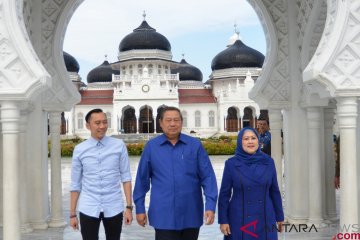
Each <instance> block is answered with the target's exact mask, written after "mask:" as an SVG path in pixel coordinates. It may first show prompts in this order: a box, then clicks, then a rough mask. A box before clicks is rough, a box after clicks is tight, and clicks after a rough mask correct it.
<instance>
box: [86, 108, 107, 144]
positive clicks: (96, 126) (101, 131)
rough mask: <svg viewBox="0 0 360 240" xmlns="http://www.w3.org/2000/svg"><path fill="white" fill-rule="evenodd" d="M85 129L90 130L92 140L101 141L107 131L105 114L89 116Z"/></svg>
mask: <svg viewBox="0 0 360 240" xmlns="http://www.w3.org/2000/svg"><path fill="white" fill-rule="evenodd" d="M86 128H87V129H89V130H90V132H91V136H92V137H93V138H95V139H96V140H101V139H102V138H103V137H104V136H105V134H106V131H107V129H108V122H107V118H106V114H105V113H103V112H100V113H93V114H91V117H90V119H89V122H88V123H86Z"/></svg>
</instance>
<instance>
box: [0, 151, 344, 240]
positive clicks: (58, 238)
mask: <svg viewBox="0 0 360 240" xmlns="http://www.w3.org/2000/svg"><path fill="white" fill-rule="evenodd" d="M227 158H228V156H212V157H211V160H212V163H213V166H214V170H215V173H216V176H217V181H218V185H219V186H220V183H221V177H222V172H223V167H224V160H225V159H227ZM130 160H131V172H132V176H133V179H135V175H136V169H137V165H138V162H139V158H138V157H131V159H130ZM70 162H71V160H70V159H63V161H62V180H63V189H62V190H63V209H64V217H65V219H66V220H68V219H69V210H68V209H69V200H70V199H69V197H70V196H69V184H70V171H71V166H70ZM133 186H134V185H133ZM337 195H338V194H337ZM337 202H338V201H337ZM146 204H147V205H148V204H149V197H147V200H146ZM216 219H217V217H216ZM296 230H298V229H294V228H293V229H290V226H289V227H288V231H287V233H282V234H281V235H280V234H279V240H285V239H290V240H304V239H313V240H315V239H316V240H325V239H326V240H329V239H331V236H333V235H334V233H335V232H336V227H335V224H334V225H330V226H328V227H325V228H322V229H317V231H318V232H315V230H314V229H313V230H312V231H311V232H310V233H304V232H302V233H299V231H296ZM0 231H1V230H0ZM0 239H2V233H1V235H0ZM99 239H100V240H105V236H104V232H103V229H101V230H100V238H99ZM121 239H122V240H152V239H154V230H153V229H152V227H149V226H146V227H145V228H142V227H140V226H138V225H137V223H136V220H134V221H133V223H132V225H130V226H124V227H123V232H122V235H121ZM221 239H222V234H221V232H220V230H219V225H218V224H217V223H216V224H213V225H211V226H203V227H202V228H201V231H200V236H199V240H221ZM22 240H81V235H80V232H78V231H73V230H72V229H71V228H70V227H69V226H66V227H65V228H49V229H48V230H36V231H34V232H31V233H26V234H23V235H22Z"/></svg>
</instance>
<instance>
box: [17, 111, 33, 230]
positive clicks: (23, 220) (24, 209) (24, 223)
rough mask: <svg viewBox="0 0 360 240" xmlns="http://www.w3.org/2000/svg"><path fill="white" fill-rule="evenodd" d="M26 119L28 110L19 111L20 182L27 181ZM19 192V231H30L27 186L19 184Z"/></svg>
mask: <svg viewBox="0 0 360 240" xmlns="http://www.w3.org/2000/svg"><path fill="white" fill-rule="evenodd" d="M27 120H28V111H21V112H20V122H19V137H20V140H19V141H20V143H19V146H20V149H19V150H20V159H19V174H20V176H19V177H20V183H26V182H28V178H27V169H28V157H27V154H26V151H27V144H26V136H27V131H26V129H27V126H28V125H27ZM19 194H20V227H21V232H23V233H27V232H32V231H33V229H32V227H31V225H30V223H29V222H30V221H29V211H28V202H29V199H28V188H27V184H20V185H19Z"/></svg>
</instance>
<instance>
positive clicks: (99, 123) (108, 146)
mask: <svg viewBox="0 0 360 240" xmlns="http://www.w3.org/2000/svg"><path fill="white" fill-rule="evenodd" d="M85 120H86V127H87V129H89V130H90V132H91V137H90V138H89V139H88V140H86V141H84V142H82V143H80V144H79V145H77V146H76V147H75V149H74V153H73V159H72V169H71V190H70V191H71V193H70V226H71V227H72V228H73V229H79V223H78V218H77V215H76V206H77V205H78V211H79V215H80V225H81V235H82V237H83V239H84V240H97V239H98V236H99V227H100V222H101V221H102V222H103V225H104V229H105V235H106V240H119V239H120V235H121V230H122V222H123V218H124V221H125V224H130V223H131V222H132V197H131V174H130V165H129V159H128V154H127V150H126V146H125V144H124V143H123V141H121V140H119V139H115V138H111V137H107V136H105V134H106V131H107V128H108V123H107V117H106V114H105V113H104V112H103V111H102V110H101V109H93V110H91V111H90V112H89V113H88V114H87V115H86V117H85ZM121 183H122V184H123V188H124V193H125V197H126V203H127V206H126V208H124V203H123V198H122V192H121ZM78 202H79V203H78ZM124 209H126V210H125V211H124Z"/></svg>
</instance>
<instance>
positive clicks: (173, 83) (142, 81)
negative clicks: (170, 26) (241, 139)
mask: <svg viewBox="0 0 360 240" xmlns="http://www.w3.org/2000/svg"><path fill="white" fill-rule="evenodd" d="M143 16H144V20H143V22H142V23H141V24H140V26H139V27H137V28H136V29H134V31H133V32H132V33H130V34H128V35H127V36H125V37H124V38H123V39H122V40H121V42H120V44H119V52H118V60H119V61H117V62H114V63H109V62H108V61H107V60H105V61H104V62H103V63H102V64H101V65H100V66H98V67H96V68H95V69H93V70H91V71H90V72H89V74H88V75H87V83H88V84H87V85H85V84H84V83H82V82H80V78H79V76H78V75H77V73H78V71H79V65H78V63H77V62H76V60H75V58H73V57H72V56H71V55H69V54H68V53H64V59H65V64H66V66H67V69H68V71H69V72H70V76H71V79H72V81H73V82H74V83H75V84H76V85H77V86H78V89H79V92H80V94H81V101H80V102H79V103H78V104H76V105H75V106H74V108H73V109H72V110H71V111H70V112H66V113H65V116H64V118H63V121H64V122H65V125H66V126H65V127H64V131H63V133H64V134H67V135H69V136H79V137H82V138H88V137H89V131H88V130H87V129H86V127H85V121H84V116H85V115H86V113H87V112H88V111H90V110H91V109H93V108H102V109H103V110H104V112H106V114H107V116H108V122H109V130H108V134H109V135H117V134H144V133H146V134H147V133H154V134H156V133H161V132H162V130H161V127H160V124H159V113H160V112H161V110H162V108H163V107H164V106H175V107H178V108H180V110H181V112H182V115H183V118H184V121H183V131H184V132H185V133H188V134H195V135H196V136H201V137H208V136H213V135H215V134H217V133H225V132H238V131H239V130H240V129H241V128H242V127H244V126H255V123H256V119H257V118H258V117H259V116H260V114H261V113H262V114H263V115H264V117H267V111H266V110H261V111H260V108H259V106H258V105H257V104H256V103H255V102H254V101H253V100H250V99H249V97H248V93H249V91H250V90H251V88H252V87H253V86H254V82H255V81H256V79H257V78H258V76H259V75H260V73H261V67H262V65H263V62H264V58H265V57H264V55H263V54H262V53H260V52H258V51H256V50H255V49H252V48H250V47H248V46H247V45H245V44H244V43H243V42H242V41H241V40H240V38H239V32H238V31H237V30H236V25H235V33H234V35H233V36H232V37H231V38H230V39H229V42H228V44H227V46H226V49H225V50H223V51H222V52H220V53H219V54H217V55H216V56H215V57H214V58H213V60H212V64H211V69H212V73H211V75H210V76H209V79H206V81H205V83H204V82H203V80H204V79H203V74H202V73H201V71H200V70H199V69H198V68H197V67H195V66H193V65H191V64H189V63H187V62H186V60H185V59H184V58H183V59H182V60H181V61H180V62H175V61H173V60H172V58H173V56H172V53H171V44H170V42H169V41H168V39H167V38H166V37H165V36H163V35H161V34H160V33H159V32H157V31H156V30H155V29H154V28H152V27H151V26H150V25H149V24H148V23H147V21H146V20H145V16H146V15H145V13H144V14H143ZM224 45H225V44H224ZM224 47H225V46H224ZM209 67H210V66H209Z"/></svg>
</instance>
